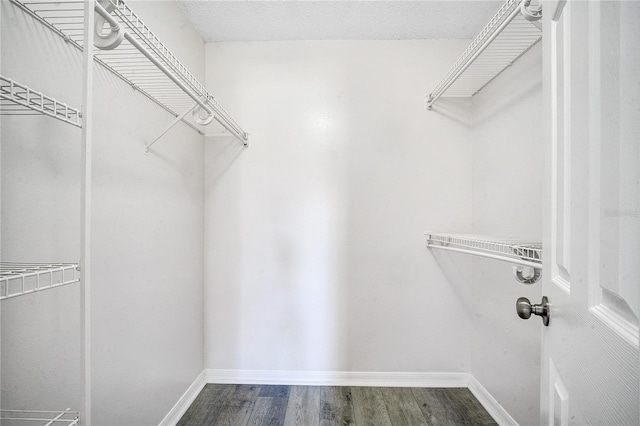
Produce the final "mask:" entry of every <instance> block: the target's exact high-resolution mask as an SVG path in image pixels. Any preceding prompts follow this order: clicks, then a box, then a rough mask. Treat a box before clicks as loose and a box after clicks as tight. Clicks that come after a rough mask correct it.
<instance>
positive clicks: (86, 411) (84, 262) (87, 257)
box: [80, 0, 98, 426]
mask: <svg viewBox="0 0 640 426" xmlns="http://www.w3.org/2000/svg"><path fill="white" fill-rule="evenodd" d="M97 6H98V5H97V4H96V3H95V0H87V1H85V2H84V49H83V50H82V154H81V159H82V162H81V164H82V169H81V170H82V171H81V174H82V175H81V178H80V182H81V183H80V188H81V189H80V199H81V201H80V203H81V206H80V236H81V238H80V247H81V249H80V297H81V302H80V303H81V306H82V307H81V309H80V315H81V319H80V321H81V322H80V323H81V324H82V327H83V330H82V334H81V336H82V337H81V342H82V343H81V344H82V364H83V366H82V394H81V395H82V396H81V398H82V399H81V401H82V424H83V425H85V426H91V421H92V420H91V402H92V401H91V399H92V397H91V216H92V213H91V199H92V196H91V188H92V183H91V180H92V175H93V173H92V158H93V153H92V151H93V142H92V138H93V62H94V58H93V37H94V24H95V14H94V13H93V11H94V7H97Z"/></svg>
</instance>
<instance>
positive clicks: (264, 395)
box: [178, 384, 496, 426]
mask: <svg viewBox="0 0 640 426" xmlns="http://www.w3.org/2000/svg"><path fill="white" fill-rule="evenodd" d="M495 424H496V423H495V421H494V420H493V418H491V416H490V415H489V413H487V411H486V410H485V409H484V408H483V407H482V405H480V403H479V402H478V400H476V399H475V397H474V396H473V395H472V394H471V392H469V390H468V389H464V388H446V389H425V388H379V387H348V386H347V387H337V386H272V385H269V386H267V385H215V384H208V385H206V386H205V388H204V389H203V390H202V392H201V393H200V395H198V397H197V398H196V400H195V401H194V402H193V404H192V405H191V407H189V409H188V410H187V412H186V413H185V414H184V416H183V417H182V419H181V420H180V422H179V423H178V426H200V425H207V426H209V425H230V426H231V425H233V426H242V425H301V426H313V425H322V426H325V425H326V426H329V425H358V426H360V425H362V426H364V425H375V426H386V425H394V426H395V425H406V426H417V425H495Z"/></svg>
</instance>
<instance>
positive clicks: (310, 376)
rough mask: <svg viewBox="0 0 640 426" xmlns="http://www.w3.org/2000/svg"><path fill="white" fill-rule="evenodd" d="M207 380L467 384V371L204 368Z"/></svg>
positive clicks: (393, 384)
mask: <svg viewBox="0 0 640 426" xmlns="http://www.w3.org/2000/svg"><path fill="white" fill-rule="evenodd" d="M205 371H206V378H207V383H235V384H256V385H259V384H270V385H315V386H382V387H422V388H466V387H467V386H468V384H469V376H468V374H467V373H403V372H359V371H358V372H356V371H270V370H213V369H210V370H205Z"/></svg>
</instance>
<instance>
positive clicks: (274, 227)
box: [205, 41, 472, 372]
mask: <svg viewBox="0 0 640 426" xmlns="http://www.w3.org/2000/svg"><path fill="white" fill-rule="evenodd" d="M464 48H465V42H464V41H333V42H332V41H313V42H254V43H245V42H238V43H208V44H206V61H207V62H206V69H207V86H208V87H210V88H215V92H216V93H217V96H218V97H219V100H220V101H221V103H222V104H223V105H225V106H227V107H228V109H229V111H230V112H231V113H232V115H233V116H234V117H236V118H237V120H238V121H239V122H240V124H242V125H243V126H245V127H246V130H247V131H248V132H249V133H250V134H251V136H250V144H251V145H250V147H249V148H248V149H244V148H243V147H242V145H241V144H240V143H239V142H237V141H234V140H233V139H231V138H221V137H218V138H207V142H206V157H205V161H206V165H205V169H206V180H205V263H206V269H205V271H206V272H205V306H206V312H205V345H206V348H205V367H206V368H211V369H235V370H289V371H296V370H297V371H375V372H379V371H421V372H464V371H467V369H468V365H467V360H468V347H469V339H470V331H471V330H470V328H469V321H470V313H469V312H470V310H469V308H470V306H469V305H467V304H466V303H465V302H470V300H469V298H468V297H466V296H464V295H461V294H460V293H465V294H466V293H469V292H470V291H471V289H470V288H469V286H470V282H469V281H470V274H469V273H470V267H471V265H470V264H467V265H460V266H458V268H457V270H456V271H454V273H455V277H461V280H460V281H459V282H458V283H457V285H451V284H450V283H449V279H450V277H447V276H446V274H445V271H444V270H443V269H442V267H441V266H440V265H439V264H438V263H437V262H436V259H435V258H434V257H433V256H432V255H431V253H429V251H428V249H426V248H425V246H424V244H425V238H424V235H423V233H424V232H425V231H430V230H448V231H458V232H468V231H469V230H470V225H471V200H472V186H471V172H472V162H471V138H470V122H469V101H468V100H457V101H443V103H442V105H443V107H442V108H441V109H440V110H439V111H431V112H428V111H427V110H426V108H425V101H424V98H425V96H426V94H427V93H428V92H429V91H430V90H431V89H432V88H433V87H434V86H435V84H436V83H437V81H438V79H439V78H440V77H441V76H442V75H444V73H445V72H446V71H447V69H448V68H449V67H450V65H451V63H452V62H453V61H454V60H455V58H456V56H457V55H458V54H460V53H461V51H462V50H464Z"/></svg>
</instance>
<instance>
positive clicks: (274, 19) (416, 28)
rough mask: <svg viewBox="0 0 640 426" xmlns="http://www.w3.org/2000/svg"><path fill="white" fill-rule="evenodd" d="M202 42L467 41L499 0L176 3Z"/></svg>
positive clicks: (189, 0)
mask: <svg viewBox="0 0 640 426" xmlns="http://www.w3.org/2000/svg"><path fill="white" fill-rule="evenodd" d="M178 3H179V4H180V7H181V8H182V10H183V11H184V13H185V15H186V16H187V18H188V19H189V20H190V21H191V22H192V23H193V25H194V26H195V28H196V29H197V30H198V31H199V32H200V35H201V36H202V38H203V39H204V40H205V41H271V40H412V39H434V38H435V39H451V38H472V37H474V36H475V35H476V34H477V33H478V32H479V31H480V30H481V29H482V27H484V25H485V24H486V23H487V22H488V20H489V19H490V18H491V16H493V14H494V13H495V12H496V10H497V9H498V8H499V7H500V5H501V4H502V3H503V1H493V0H472V1H452V0H449V1H438V0H429V1H398V0H396V1H246V0H245V1H210V0H178Z"/></svg>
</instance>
